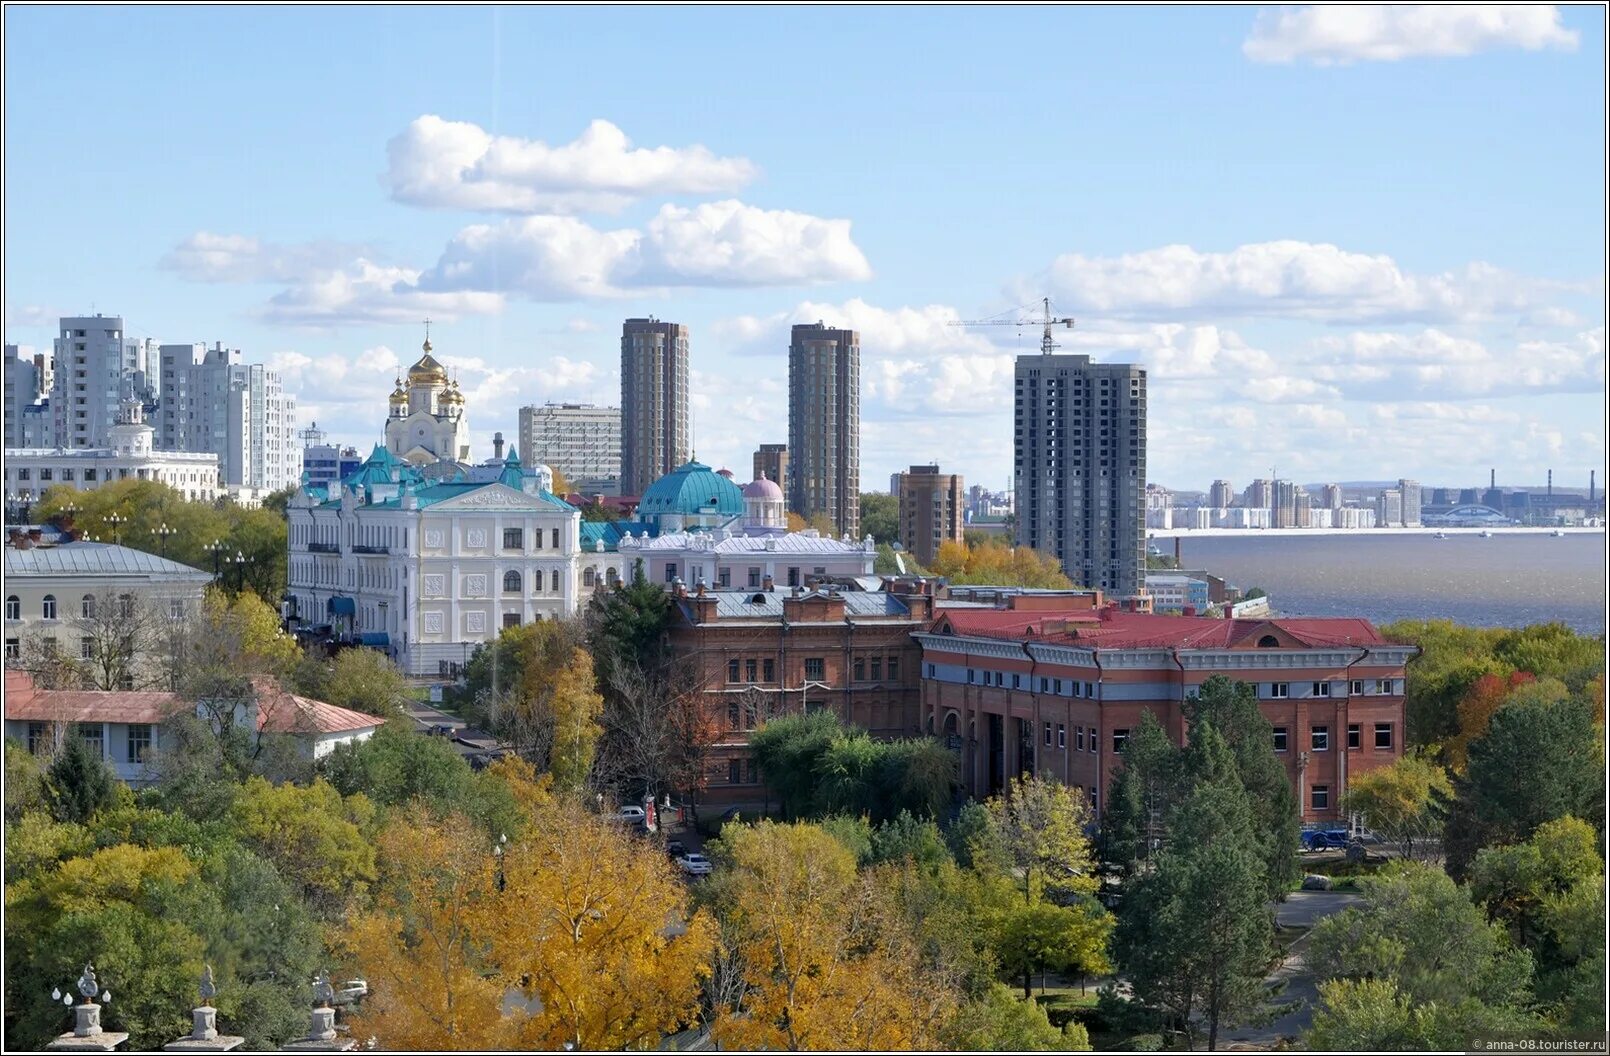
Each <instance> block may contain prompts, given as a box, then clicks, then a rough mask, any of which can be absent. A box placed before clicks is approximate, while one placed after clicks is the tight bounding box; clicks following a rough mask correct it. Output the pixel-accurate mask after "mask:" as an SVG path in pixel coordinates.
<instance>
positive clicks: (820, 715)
mask: <svg viewBox="0 0 1610 1056" xmlns="http://www.w3.org/2000/svg"><path fill="white" fill-rule="evenodd" d="M842 731H843V726H842V724H841V723H840V722H839V719H838V716H837V715H834V714H833V713H832V712H831V711H825V710H824V711H816V712H811V713H810V714H807V715H784V716H782V717H781V718H776V719H773V720H771V721H770V722H767V723H765V724H764V725H762V726H761V727H760V728H759V729H757V730H756V731H755V732H754V733H753V734H752V735H750V738H749V750H750V752H751V753H752V754H753V755H754V757H755V765H756V766H758V767H759V768H760V774H761V777H763V778H765V780H766V784H767V785H768V786H769V787H770V788H771V789H772V791H774V792H776V793H777V798H778V799H779V800H780V801H781V804H782V809H783V817H785V818H799V817H808V816H810V814H811V813H812V812H813V811H814V809H815V794H816V774H817V761H818V760H819V759H820V758H821V757H822V756H823V755H825V754H826V753H827V750H828V748H829V746H831V745H832V743H833V741H834V739H835V738H837V737H838V736H839V735H840V734H841V733H842Z"/></svg>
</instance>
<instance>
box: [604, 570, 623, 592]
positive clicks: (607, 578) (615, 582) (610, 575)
mask: <svg viewBox="0 0 1610 1056" xmlns="http://www.w3.org/2000/svg"><path fill="white" fill-rule="evenodd" d="M604 582H606V583H608V584H609V585H610V586H612V587H618V586H620V582H621V574H620V573H619V572H617V571H615V570H614V569H613V568H612V569H610V570H609V571H608V572H606V573H604Z"/></svg>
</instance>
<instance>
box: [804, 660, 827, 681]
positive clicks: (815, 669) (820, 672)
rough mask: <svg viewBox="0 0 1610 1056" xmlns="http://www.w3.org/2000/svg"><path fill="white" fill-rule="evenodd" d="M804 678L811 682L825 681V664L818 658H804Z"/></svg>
mask: <svg viewBox="0 0 1610 1056" xmlns="http://www.w3.org/2000/svg"><path fill="white" fill-rule="evenodd" d="M805 678H806V679H807V680H808V681H811V682H825V681H826V680H827V662H826V661H825V660H823V659H822V658H821V657H819V656H811V657H806V659H805Z"/></svg>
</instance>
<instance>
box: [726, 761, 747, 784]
mask: <svg viewBox="0 0 1610 1056" xmlns="http://www.w3.org/2000/svg"><path fill="white" fill-rule="evenodd" d="M742 781H743V760H741V759H728V760H727V783H728V784H730V785H736V784H741V783H742Z"/></svg>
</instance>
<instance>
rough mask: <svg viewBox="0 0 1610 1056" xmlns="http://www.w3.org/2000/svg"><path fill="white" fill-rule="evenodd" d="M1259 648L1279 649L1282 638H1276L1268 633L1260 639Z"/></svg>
mask: <svg viewBox="0 0 1610 1056" xmlns="http://www.w3.org/2000/svg"><path fill="white" fill-rule="evenodd" d="M1258 648H1259V649H1279V648H1280V639H1279V638H1276V637H1275V636H1274V635H1272V634H1266V635H1264V636H1263V637H1262V638H1259V639H1258Z"/></svg>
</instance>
